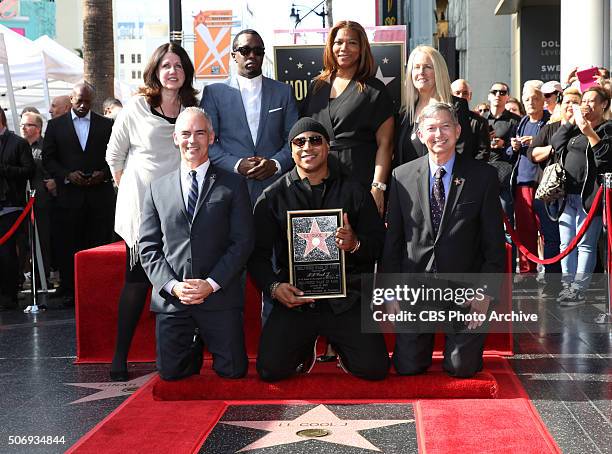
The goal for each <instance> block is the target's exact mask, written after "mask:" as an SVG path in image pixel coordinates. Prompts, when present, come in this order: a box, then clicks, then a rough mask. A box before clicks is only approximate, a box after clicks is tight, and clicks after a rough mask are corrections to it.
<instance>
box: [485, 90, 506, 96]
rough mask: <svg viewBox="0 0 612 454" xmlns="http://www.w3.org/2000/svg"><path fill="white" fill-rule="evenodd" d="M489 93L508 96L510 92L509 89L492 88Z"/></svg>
mask: <svg viewBox="0 0 612 454" xmlns="http://www.w3.org/2000/svg"><path fill="white" fill-rule="evenodd" d="M489 93H491V94H492V95H499V96H506V95H507V94H508V90H491V91H490V92H489Z"/></svg>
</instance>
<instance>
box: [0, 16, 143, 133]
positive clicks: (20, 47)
mask: <svg viewBox="0 0 612 454" xmlns="http://www.w3.org/2000/svg"><path fill="white" fill-rule="evenodd" d="M0 33H2V34H3V35H4V40H5V43H6V49H7V54H8V62H9V68H10V72H11V79H12V82H13V89H14V92H15V101H16V105H17V115H18V114H19V113H20V112H21V110H22V109H23V108H24V107H26V106H33V107H36V108H37V109H38V110H39V111H40V112H41V114H42V115H43V116H44V117H47V116H48V111H49V105H50V100H51V99H52V98H53V97H55V96H59V95H66V94H69V93H70V91H71V89H72V86H73V85H74V84H75V83H77V82H79V81H80V80H82V79H83V66H84V65H83V59H82V58H81V57H79V56H78V55H76V54H75V53H74V52H72V51H70V50H68V49H66V48H65V47H63V46H62V45H60V44H58V43H57V42H56V41H54V40H53V39H51V38H50V37H48V36H47V35H44V36H41V37H40V38H38V39H36V40H35V41H31V40H29V39H27V38H25V37H23V36H21V35H20V34H18V33H16V32H14V31H13V30H11V29H9V28H7V27H4V26H3V25H0ZM0 73H1V74H0V107H2V108H5V109H6V108H8V106H9V102H8V99H6V93H7V85H6V80H5V77H4V73H3V71H1V70H0ZM133 91H134V90H133V88H132V87H130V86H129V85H127V84H123V83H119V82H118V81H115V96H116V97H117V98H118V99H120V100H122V101H125V100H127V99H128V98H129V97H130V96H131V95H132V92H133ZM6 113H7V119H8V124H9V127H11V126H10V125H12V124H13V123H12V122H11V119H12V115H13V114H12V112H10V110H9V111H7V112H6Z"/></svg>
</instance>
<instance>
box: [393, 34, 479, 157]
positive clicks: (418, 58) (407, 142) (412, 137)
mask: <svg viewBox="0 0 612 454" xmlns="http://www.w3.org/2000/svg"><path fill="white" fill-rule="evenodd" d="M437 102H445V103H447V104H451V105H453V106H454V107H455V109H456V112H457V117H458V118H459V124H460V126H461V136H460V137H459V141H458V142H457V152H459V153H464V154H467V155H469V156H472V157H480V156H479V150H480V149H483V148H484V149H486V148H487V145H486V144H479V143H478V142H479V141H478V138H477V137H476V136H474V135H473V134H472V132H471V128H470V117H469V107H468V104H467V101H466V100H465V99H461V98H457V97H456V96H453V94H452V91H451V82H450V78H449V76H448V68H447V67H446V62H445V61H444V58H443V57H442V55H441V54H440V52H438V51H437V50H436V49H434V48H433V47H430V46H417V47H415V49H414V50H413V51H412V52H411V53H410V56H409V57H408V64H407V66H406V106H405V111H404V113H403V115H401V123H400V126H399V128H398V134H397V141H396V145H395V155H394V158H393V166H394V167H397V166H398V165H401V164H404V163H406V162H409V161H412V160H413V159H416V158H418V157H420V156H424V155H425V154H427V148H425V146H424V145H423V144H422V143H421V141H420V140H419V138H418V137H417V129H418V120H419V116H420V114H421V111H422V110H423V109H424V108H425V107H427V106H428V105H430V104H434V103H437ZM479 145H482V146H479Z"/></svg>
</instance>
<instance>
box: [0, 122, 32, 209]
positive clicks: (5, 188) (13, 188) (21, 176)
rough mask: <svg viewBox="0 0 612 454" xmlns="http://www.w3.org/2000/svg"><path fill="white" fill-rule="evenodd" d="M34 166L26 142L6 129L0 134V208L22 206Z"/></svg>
mask: <svg viewBox="0 0 612 454" xmlns="http://www.w3.org/2000/svg"><path fill="white" fill-rule="evenodd" d="M35 169H36V167H35V165H34V159H33V158H32V152H31V151H30V145H29V144H28V142H27V141H26V140H24V139H22V138H21V137H19V136H18V135H16V134H15V133H13V132H11V131H9V130H8V129H7V130H5V131H4V133H3V134H2V135H0V208H2V207H3V206H6V207H22V206H24V205H25V202H26V195H25V187H26V181H27V180H28V179H29V178H31V177H32V176H34V171H35Z"/></svg>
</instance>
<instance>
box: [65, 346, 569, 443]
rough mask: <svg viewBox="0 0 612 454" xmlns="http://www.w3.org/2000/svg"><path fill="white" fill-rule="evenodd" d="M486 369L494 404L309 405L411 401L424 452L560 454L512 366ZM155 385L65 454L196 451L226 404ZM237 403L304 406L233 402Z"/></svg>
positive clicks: (493, 364) (492, 360) (490, 361)
mask: <svg viewBox="0 0 612 454" xmlns="http://www.w3.org/2000/svg"><path fill="white" fill-rule="evenodd" d="M485 370H486V371H487V372H489V373H491V374H492V375H493V376H494V377H495V379H496V380H497V382H498V384H499V393H498V398H497V399H453V400H445V399H430V400H418V401H414V400H406V399H385V400H381V399H375V400H372V399H369V400H367V399H359V400H342V399H333V400H331V401H330V400H325V399H321V400H317V399H310V400H308V402H310V403H369V402H413V403H415V417H416V419H417V434H418V443H419V452H420V453H427V454H438V453H439V454H447V453H461V454H463V453H466V452H467V453H473V452H481V453H484V452H490V453H493V452H494V453H508V454H510V453H513V454H514V453H521V454H548V453H560V452H561V451H560V450H559V448H558V446H557V445H556V443H555V442H554V440H553V439H552V437H551V436H550V434H549V433H548V431H547V430H546V427H545V426H544V424H543V423H542V421H541V419H540V417H539V415H538V413H537V411H536V410H535V409H534V407H533V406H532V405H531V403H530V402H529V400H528V398H527V397H526V394H525V391H524V390H523V388H522V386H521V384H520V382H519V381H518V379H517V377H516V376H515V375H514V373H513V372H512V370H511V368H510V366H509V365H508V363H507V361H506V360H505V359H503V358H499V357H488V358H485ZM156 381H157V378H153V379H152V380H151V381H150V382H149V383H147V384H146V385H145V386H144V387H143V388H141V389H140V390H139V391H138V392H136V393H135V394H134V395H132V396H131V397H130V398H129V399H128V400H127V401H126V402H124V403H123V404H122V405H121V406H119V407H118V408H117V409H116V410H115V411H114V412H113V413H111V414H110V415H109V416H108V417H106V418H105V419H104V420H103V421H102V422H100V423H99V424H98V425H97V426H96V427H94V428H93V429H92V430H91V431H90V432H89V433H87V434H86V435H85V436H83V438H81V439H80V440H79V441H78V442H77V443H76V444H75V445H74V446H72V447H71V448H70V449H69V450H68V451H67V452H69V453H79V454H81V453H93V454H106V453H116V452H129V453H131V454H139V453H143V454H157V453H164V454H165V453H173V454H182V453H185V454H191V453H194V452H197V451H198V449H199V447H200V446H201V445H202V443H203V442H204V439H205V438H206V436H207V435H208V433H210V431H211V430H212V428H213V427H214V425H215V423H216V422H217V420H218V419H219V418H220V417H221V415H222V413H223V411H224V410H225V407H226V405H227V403H228V402H227V401H173V402H169V401H166V402H159V401H156V400H154V397H153V387H154V385H155V382H156ZM231 403H232V404H241V405H245V404H260V405H261V404H262V403H304V401H303V400H302V401H299V402H296V401H279V400H275V401H265V402H262V401H246V400H240V401H232V402H231Z"/></svg>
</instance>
